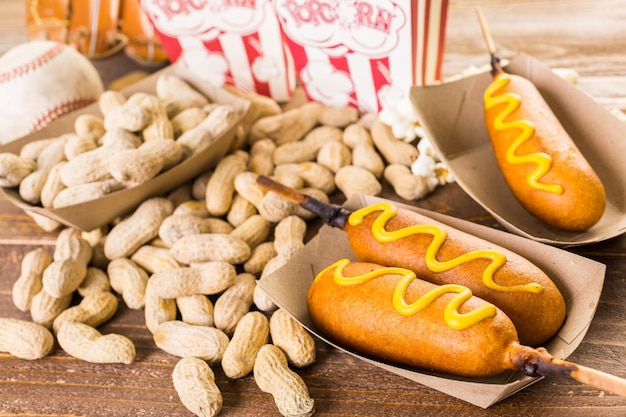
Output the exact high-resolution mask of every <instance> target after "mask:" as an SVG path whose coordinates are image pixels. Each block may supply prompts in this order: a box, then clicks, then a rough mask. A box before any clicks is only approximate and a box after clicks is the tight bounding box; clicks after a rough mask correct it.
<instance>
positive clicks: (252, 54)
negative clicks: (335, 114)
mask: <svg viewBox="0 0 626 417" xmlns="http://www.w3.org/2000/svg"><path fill="white" fill-rule="evenodd" d="M141 7H142V9H143V10H144V12H145V13H146V14H147V15H148V17H149V19H150V20H151V22H152V24H153V25H154V27H155V29H156V30H157V32H158V33H159V36H160V38H161V42H162V43H163V47H164V49H165V50H166V52H167V54H168V57H169V59H170V61H171V62H173V63H174V62H176V63H177V64H180V65H183V66H185V67H186V68H188V69H189V70H190V71H191V72H193V73H195V74H196V75H197V76H199V77H201V78H203V79H205V80H207V81H209V82H211V83H212V84H214V85H216V86H218V87H221V86H223V85H225V84H228V85H234V86H236V87H238V88H240V89H242V90H243V91H248V92H257V93H259V94H263V95H266V96H268V97H272V98H274V99H275V100H277V101H279V102H282V101H287V100H289V99H290V97H291V93H292V91H293V88H294V84H295V74H294V69H293V62H292V61H291V60H290V58H289V56H288V53H289V52H288V51H287V50H286V48H285V47H284V46H283V40H282V37H281V30H280V25H279V24H278V20H277V19H276V15H275V14H274V11H273V9H272V5H271V3H270V2H269V0H239V1H228V0H202V1H199V0H141Z"/></svg>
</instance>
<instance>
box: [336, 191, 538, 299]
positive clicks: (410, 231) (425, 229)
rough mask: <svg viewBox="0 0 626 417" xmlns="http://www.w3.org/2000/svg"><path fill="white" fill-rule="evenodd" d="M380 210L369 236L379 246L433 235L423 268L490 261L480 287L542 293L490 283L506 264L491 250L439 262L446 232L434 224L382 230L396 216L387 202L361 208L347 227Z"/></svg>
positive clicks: (437, 269)
mask: <svg viewBox="0 0 626 417" xmlns="http://www.w3.org/2000/svg"><path fill="white" fill-rule="evenodd" d="M379 210H382V213H381V214H380V215H379V216H378V217H377V218H376V220H374V222H373V224H372V235H373V236H374V238H375V239H376V240H378V241H379V242H381V243H387V242H394V241H396V240H399V239H402V238H405V237H408V236H410V235H414V234H429V235H432V236H433V240H432V241H431V242H430V244H429V245H428V248H427V249H426V254H425V257H424V261H425V263H426V267H427V268H428V269H429V270H430V271H433V272H444V271H448V270H450V269H452V268H456V267H458V266H460V265H462V264H463V263H466V262H469V261H472V260H475V259H481V258H482V259H484V258H486V259H490V260H491V262H490V263H489V265H488V266H487V267H486V268H485V270H484V271H483V275H482V281H483V284H484V285H485V286H486V287H487V288H490V289H492V290H495V291H502V292H519V291H526V292H530V293H540V292H542V291H543V287H542V286H541V285H540V284H538V283H534V282H533V283H529V284H526V285H513V286H502V285H498V284H497V283H496V282H495V281H494V274H495V273H496V271H497V270H498V269H500V268H501V267H502V266H503V265H504V264H505V263H506V262H507V259H506V255H505V254H504V253H502V252H500V251H496V250H491V249H481V250H475V251H471V252H466V253H464V254H463V255H461V256H459V257H456V258H453V259H450V260H447V261H439V260H437V253H438V252H439V249H440V248H441V246H442V245H443V243H444V242H445V241H446V239H447V238H448V233H447V232H446V230H445V229H443V228H442V227H441V226H438V225H436V224H423V225H413V226H409V227H405V228H402V229H398V230H394V231H392V232H389V231H387V230H385V225H386V224H387V222H388V221H389V219H391V218H392V217H394V216H395V215H396V213H397V208H396V206H395V205H393V204H389V203H385V202H383V203H377V204H373V205H370V206H367V207H364V208H361V209H359V210H357V211H355V212H354V213H352V214H351V215H350V217H349V219H348V221H349V222H350V224H351V225H353V226H355V225H358V224H359V223H360V222H362V221H363V219H364V218H365V216H367V215H368V214H370V213H373V212H375V211H379Z"/></svg>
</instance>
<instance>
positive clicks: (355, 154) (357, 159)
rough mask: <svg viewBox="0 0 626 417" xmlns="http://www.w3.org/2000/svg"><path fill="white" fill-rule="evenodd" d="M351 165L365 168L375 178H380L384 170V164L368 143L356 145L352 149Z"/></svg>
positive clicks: (372, 146)
mask: <svg viewBox="0 0 626 417" xmlns="http://www.w3.org/2000/svg"><path fill="white" fill-rule="evenodd" d="M352 165H354V166H357V167H360V168H365V169H366V170H368V171H369V172H371V173H372V174H374V176H375V177H376V178H380V177H381V176H382V175H383V171H384V170H385V162H384V161H383V158H382V157H381V156H380V154H379V153H378V152H377V151H376V148H374V145H371V144H368V143H358V144H357V145H356V146H354V148H353V149H352Z"/></svg>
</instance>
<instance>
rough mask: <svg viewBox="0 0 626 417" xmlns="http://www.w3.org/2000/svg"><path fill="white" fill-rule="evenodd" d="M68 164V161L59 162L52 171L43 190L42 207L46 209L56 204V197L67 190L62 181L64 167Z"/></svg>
mask: <svg viewBox="0 0 626 417" xmlns="http://www.w3.org/2000/svg"><path fill="white" fill-rule="evenodd" d="M65 164H67V162H66V161H63V162H59V163H58V164H56V165H55V166H53V167H52V168H51V169H50V172H48V176H47V178H46V182H45V183H44V185H43V187H42V188H41V199H40V200H41V205H42V206H43V207H44V208H50V207H52V205H53V204H54V199H55V198H56V196H57V195H58V194H59V193H60V192H61V191H62V190H63V189H65V188H66V186H65V184H63V181H61V170H62V169H63V166H64V165H65Z"/></svg>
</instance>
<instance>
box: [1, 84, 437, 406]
mask: <svg viewBox="0 0 626 417" xmlns="http://www.w3.org/2000/svg"><path fill="white" fill-rule="evenodd" d="M159 85H161V88H157V94H156V95H152V94H147V93H140V94H136V95H135V96H131V97H130V98H128V99H126V98H124V97H123V96H121V95H120V94H119V93H115V92H112V91H107V92H105V93H104V94H103V95H102V97H101V102H100V107H101V109H102V113H103V117H102V118H98V117H96V116H88V117H89V121H88V122H87V121H86V120H81V121H79V120H77V123H76V126H75V132H72V133H68V134H67V135H64V136H63V137H62V138H54V139H49V140H43V141H41V143H40V144H38V145H41V146H39V147H37V146H36V144H34V143H33V144H32V145H30V146H29V148H30V150H29V149H27V150H26V151H28V153H27V154H22V155H13V156H4V155H0V157H4V158H5V159H9V158H10V159H12V160H13V161H16V162H12V163H13V164H14V166H13V167H12V169H8V168H6V166H5V165H2V167H4V168H2V171H1V172H0V176H1V177H2V180H3V183H2V184H1V185H3V186H20V193H22V190H21V189H22V185H24V184H25V183H28V182H29V180H28V178H29V177H31V176H33V174H35V173H40V174H37V175H40V177H41V178H46V179H47V180H41V179H39V180H36V179H33V180H32V183H36V182H37V181H39V182H38V185H37V186H38V187H39V194H37V191H34V192H32V193H31V195H32V196H33V197H32V199H31V200H29V201H31V202H32V203H33V204H42V205H43V206H44V207H46V205H47V204H51V206H50V207H55V206H57V205H56V201H57V199H59V198H60V197H59V195H60V194H61V192H62V191H63V190H69V189H72V188H73V187H80V186H84V187H88V186H89V187H91V186H93V185H94V184H98V186H97V187H94V188H97V190H98V192H94V193H92V194H90V198H94V196H96V197H97V196H98V195H102V192H103V191H102V190H104V189H109V191H106V192H110V190H112V189H117V187H118V186H120V185H119V184H122V185H121V186H129V185H136V184H138V183H140V182H141V181H144V180H145V178H150V176H151V175H152V176H153V175H156V174H157V173H158V172H161V171H162V170H163V169H167V167H168V166H172V164H175V163H179V162H180V161H181V160H183V159H184V158H185V157H187V156H188V155H190V154H193V152H194V149H198V148H199V147H202V146H204V145H203V144H206V143H207V141H209V142H210V141H211V140H213V138H215V137H216V136H218V135H219V132H221V131H223V129H225V128H227V126H228V124H229V120H231V119H230V117H231V116H230V115H231V113H232V112H231V111H230V110H229V109H228V108H227V106H225V105H220V104H216V103H208V102H207V101H206V98H203V97H199V95H198V93H196V92H195V90H193V89H192V88H191V87H190V86H189V85H188V84H186V83H185V81H184V80H182V79H180V78H175V77H173V76H168V79H167V80H165V79H163V80H160V81H159ZM164 86H165V87H167V86H169V87H168V88H165V87H164ZM172 86H173V87H172ZM226 88H228V89H229V90H230V91H231V92H232V93H234V94H237V95H239V96H242V97H243V98H245V99H247V100H249V101H250V103H251V107H250V111H249V112H248V113H247V114H246V116H245V118H244V121H243V123H242V124H241V125H240V127H239V131H238V133H237V134H236V138H235V140H234V142H233V145H232V147H231V149H230V151H229V152H228V154H227V155H226V156H225V157H224V158H223V159H222V160H221V161H220V162H219V163H218V164H217V165H216V166H215V167H214V168H212V169H210V170H208V171H207V172H205V173H203V174H201V175H199V176H198V177H197V178H194V179H193V180H191V181H190V182H188V183H186V184H183V185H182V186H180V187H179V188H177V189H175V190H172V191H170V192H169V193H168V194H167V195H165V196H159V197H152V198H149V199H147V200H145V201H144V202H143V203H141V205H139V206H138V207H137V208H136V209H135V210H134V211H133V212H132V213H129V214H128V215H126V216H125V217H122V218H119V219H117V220H116V221H114V222H113V223H111V224H109V225H106V226H103V227H101V228H98V229H96V230H93V231H90V232H81V231H78V230H75V229H72V228H69V227H62V226H61V225H59V224H54V223H50V222H47V223H45V222H44V220H43V219H38V218H35V220H36V221H38V224H40V225H41V226H42V227H44V226H45V227H47V228H48V229H49V230H56V228H58V229H60V230H59V232H58V238H57V241H56V246H55V247H54V252H53V254H52V255H51V254H49V253H48V252H47V251H46V250H44V249H42V248H39V249H35V250H32V251H31V252H29V253H27V254H26V255H25V256H24V258H23V259H22V265H21V274H20V276H19V277H18V278H17V280H16V281H15V283H14V286H13V291H12V294H13V300H14V304H15V306H16V307H17V308H18V309H19V310H21V311H24V312H30V315H31V318H32V321H25V320H17V319H10V318H4V319H0V351H3V352H8V353H10V354H12V355H15V356H17V357H20V358H24V359H29V360H33V359H38V358H42V357H44V356H46V355H47V354H48V353H50V352H51V350H52V348H53V345H54V340H55V338H56V340H57V342H58V344H59V346H60V347H61V349H63V351H65V352H66V353H67V354H69V355H71V356H73V357H75V358H79V359H81V360H84V361H88V362H94V363H124V364H130V363H132V362H133V361H134V360H135V355H136V353H135V347H134V344H133V342H132V340H130V339H129V338H127V337H125V336H123V335H117V334H106V335H103V334H101V333H100V332H99V331H98V330H97V328H98V326H100V325H101V324H103V323H105V322H106V321H108V320H110V319H111V318H112V317H113V316H114V315H115V313H116V310H117V308H118V304H119V303H120V302H123V303H124V304H125V305H126V306H127V307H128V308H129V309H132V310H139V311H142V312H143V315H144V317H145V325H146V327H147V329H148V330H149V331H150V332H151V333H152V335H153V339H154V343H155V344H156V346H157V347H159V348H160V349H162V350H163V351H165V352H167V353H170V354H172V355H174V356H176V357H178V358H179V360H178V362H177V364H176V366H175V367H174V370H173V375H172V378H173V385H174V388H175V389H176V391H177V393H178V395H179V398H180V400H181V402H182V403H183V404H184V405H185V406H186V407H187V408H188V409H189V410H190V411H191V412H193V413H194V414H195V415H198V416H213V415H216V414H218V413H219V412H220V410H221V408H222V403H223V398H222V395H221V392H220V390H219V387H218V386H217V384H216V383H215V377H214V373H213V370H212V368H213V369H214V367H216V366H221V368H222V370H223V372H224V374H225V375H226V376H227V377H228V378H243V377H245V376H247V375H249V374H253V376H254V380H255V382H256V383H257V385H258V387H259V389H260V390H262V391H263V392H266V393H269V394H271V395H272V396H273V399H274V401H275V403H276V406H277V408H278V410H279V412H280V413H281V414H282V415H284V416H308V415H312V414H313V413H314V410H315V409H314V400H313V399H312V398H311V397H310V396H309V393H308V389H307V387H306V385H305V383H304V381H303V380H302V378H301V377H300V376H299V375H298V374H297V373H296V372H295V371H294V370H293V368H300V367H305V366H308V365H310V364H312V363H313V362H314V361H315V342H314V339H313V337H312V336H311V335H310V334H309V333H308V332H307V331H306V330H305V329H304V328H303V327H302V326H301V325H300V324H299V323H298V322H297V321H296V320H294V319H293V318H292V317H291V316H290V315H289V314H288V313H287V312H285V311H284V310H282V309H280V308H278V307H277V306H276V305H275V304H274V303H273V301H272V300H271V298H269V296H268V295H267V294H266V293H264V292H263V291H262V290H260V287H258V286H257V281H258V280H259V279H260V278H262V277H263V276H265V275H266V274H269V273H271V272H273V271H275V270H276V269H277V268H280V267H281V266H283V265H285V263H287V262H288V261H289V259H290V258H291V257H292V256H293V255H294V254H295V253H296V252H297V251H298V250H300V249H301V248H302V247H303V246H304V244H305V235H306V231H307V222H308V221H309V220H311V219H312V218H313V215H312V214H311V213H309V212H307V211H305V210H304V209H302V208H301V207H299V206H297V205H295V204H293V203H291V202H288V201H286V200H284V199H282V198H281V197H279V196H278V195H276V194H275V193H273V192H271V191H269V192H268V191H266V190H264V189H263V188H261V187H260V186H259V185H258V184H257V182H256V178H257V177H258V176H259V175H267V176H270V177H272V178H274V179H276V180H278V181H280V182H282V183H284V184H286V185H288V186H290V187H293V188H295V189H298V190H301V191H302V192H304V193H306V194H308V195H311V196H312V197H314V198H316V199H318V200H321V201H325V202H328V201H330V196H331V195H332V194H333V193H336V192H341V193H343V194H344V195H345V197H347V198H349V197H350V196H351V195H353V194H355V193H359V194H366V195H377V194H379V193H380V192H381V190H382V182H383V181H387V182H388V183H389V184H390V185H391V187H393V189H394V190H395V191H396V193H397V194H398V195H399V196H400V197H402V198H405V199H408V200H411V199H416V198H421V197H423V196H424V195H425V193H427V192H428V190H429V188H428V185H427V184H426V181H425V179H424V178H421V177H419V176H416V175H413V174H412V173H411V165H412V164H413V163H414V162H415V160H416V159H417V158H418V154H419V151H418V149H417V147H416V146H415V145H412V144H409V143H407V142H404V141H401V140H398V139H397V138H395V137H394V136H393V134H392V131H391V128H390V127H389V126H388V125H386V124H384V123H382V122H381V120H380V119H379V117H378V115H376V114H366V115H360V114H359V113H358V111H357V110H356V109H354V108H352V107H342V108H327V107H324V106H323V105H321V104H319V103H313V102H307V101H306V100H303V101H302V102H301V103H297V104H294V103H290V104H289V105H287V106H285V107H281V106H280V105H279V104H278V103H276V102H275V101H273V100H272V99H270V98H268V97H264V96H260V95H257V94H254V93H244V92H241V91H239V90H237V89H235V88H232V87H226ZM139 98H141V100H139ZM140 109H143V110H140ZM79 119H80V118H79ZM138 120H141V123H136V124H134V125H131V124H130V121H135V122H136V121H138ZM122 121H123V122H122ZM86 125H88V126H90V127H89V128H86V127H85V126H86ZM139 132H141V134H140V133H139ZM138 138H139V140H138ZM161 142H163V143H162V145H163V146H161V145H157V143H161ZM165 142H167V143H168V144H167V145H165ZM44 145H45V146H44ZM74 145H75V146H74ZM60 149H62V152H61V153H59V150H60ZM69 149H72V151H71V152H70V150H69ZM26 151H25V152H26ZM126 154H128V158H127V157H126ZM50 155H54V157H53V156H50ZM61 155H62V156H61ZM52 160H56V161H55V162H54V163H53V162H52ZM76 160H82V162H80V164H79V163H75V161H76ZM175 160H176V161H175ZM118 161H124V162H123V163H120V166H119V167H118V168H116V169H113V165H114V164H115V163H116V162H118ZM70 164H71V165H72V166H73V167H72V168H71V169H69V168H66V167H67V166H70ZM0 165H1V164H0ZM59 166H60V167H59ZM105 166H106V168H105ZM55 171H59V173H58V175H59V177H58V178H59V179H57V180H56V182H57V183H60V184H61V185H60V186H59V187H58V189H59V191H58V195H57V196H56V197H54V198H52V195H53V193H52V192H51V191H50V189H49V187H48V181H49V180H50V177H52V176H53V175H57V174H55V173H54V172H55ZM122 171H123V172H122ZM140 174H141V175H142V176H140ZM144 174H145V175H144ZM440 175H441V176H442V181H443V182H446V181H447V180H446V175H447V173H446V172H445V170H443V171H442V172H441V173H440ZM9 177H11V178H9ZM18 177H21V178H18ZM107 182H108V183H114V184H116V186H115V187H109V188H107V187H108V186H107V187H105V186H103V185H102V184H104V183H107ZM28 187H31V191H33V189H34V188H36V187H34V185H32V184H31V185H29V186H28ZM24 188H26V187H24ZM84 193H85V191H82V192H80V193H72V195H77V196H83V197H82V198H84V195H85V194H84ZM37 195H38V196H39V197H38V198H37ZM44 196H45V197H44ZM24 198H25V197H24ZM63 201H64V203H63V204H68V203H67V202H68V201H71V202H76V200H75V199H74V200H71V199H65V200H63ZM69 204H72V203H69ZM45 227H44V228H45ZM76 293H77V294H78V295H79V296H80V297H79V299H80V302H79V303H78V304H76V305H71V302H72V299H75V298H73V297H74V296H75V294H76Z"/></svg>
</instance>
